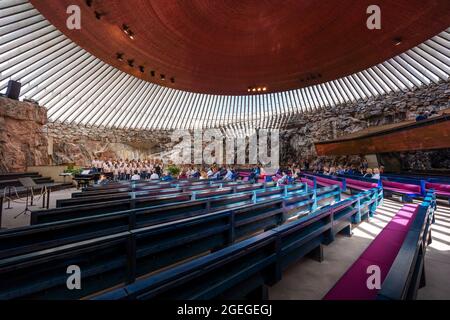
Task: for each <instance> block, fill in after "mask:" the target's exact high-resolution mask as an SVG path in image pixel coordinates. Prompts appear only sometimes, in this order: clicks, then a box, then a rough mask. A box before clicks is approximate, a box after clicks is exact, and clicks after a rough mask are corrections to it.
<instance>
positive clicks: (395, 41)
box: [394, 37, 402, 46]
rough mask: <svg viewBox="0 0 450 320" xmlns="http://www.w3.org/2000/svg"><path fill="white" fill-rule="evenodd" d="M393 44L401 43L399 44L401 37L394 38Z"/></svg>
mask: <svg viewBox="0 0 450 320" xmlns="http://www.w3.org/2000/svg"><path fill="white" fill-rule="evenodd" d="M394 44H395V45H396V46H399V45H401V44H402V38H401V37H396V38H394Z"/></svg>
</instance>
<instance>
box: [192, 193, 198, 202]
mask: <svg viewBox="0 0 450 320" xmlns="http://www.w3.org/2000/svg"><path fill="white" fill-rule="evenodd" d="M196 197H197V192H195V191H192V195H191V200H192V201H194V200H195V199H196Z"/></svg>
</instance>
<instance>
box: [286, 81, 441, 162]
mask: <svg viewBox="0 0 450 320" xmlns="http://www.w3.org/2000/svg"><path fill="white" fill-rule="evenodd" d="M446 108H450V82H441V83H439V84H432V85H429V86H427V87H422V88H419V89H416V90H414V91H410V92H406V93H405V92H392V93H390V94H387V95H384V96H380V97H375V98H370V99H368V100H367V101H358V102H352V103H345V104H341V105H338V106H336V107H327V108H324V109H323V110H322V111H321V112H315V113H305V114H303V115H301V116H300V117H298V119H296V121H295V123H293V124H292V125H293V127H292V128H291V129H288V130H285V131H283V132H281V133H280V139H281V144H282V146H283V147H282V149H281V162H284V163H286V162H296V161H298V160H299V159H306V158H309V159H310V160H314V159H316V157H317V156H316V151H315V148H314V141H325V140H330V139H336V138H338V137H341V136H344V135H347V134H349V133H353V132H356V131H360V130H363V129H366V128H368V127H371V126H378V125H384V124H390V123H397V122H401V121H404V120H410V119H415V117H416V116H417V114H419V113H420V112H422V111H428V112H430V111H432V110H435V111H439V110H442V109H446ZM358 158H359V157H357V156H352V157H349V159H350V162H357V161H358ZM410 158H411V156H410ZM416 158H417V157H416ZM321 160H322V161H328V162H329V161H333V160H334V159H331V158H326V159H321ZM406 161H408V160H406ZM415 162H417V161H415ZM415 166H416V167H420V166H422V165H420V164H417V163H416V165H415Z"/></svg>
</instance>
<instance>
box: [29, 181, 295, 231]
mask: <svg viewBox="0 0 450 320" xmlns="http://www.w3.org/2000/svg"><path fill="white" fill-rule="evenodd" d="M264 186H265V185H264V184H253V185H241V186H236V187H234V189H233V188H228V189H227V188H224V189H218V188H216V189H215V190H207V191H205V192H201V190H200V191H197V192H184V193H176V194H166V195H164V194H163V195H153V196H145V193H144V196H143V197H137V196H136V195H137V193H132V194H131V199H121V200H110V201H104V202H95V203H91V202H89V201H87V202H85V204H81V205H78V206H69V207H62V208H53V209H47V210H34V211H32V212H31V225H36V224H41V223H47V222H52V221H59V220H63V219H74V218H79V217H86V216H92V215H97V214H106V213H111V212H116V211H123V210H131V209H137V208H148V207H151V206H156V205H162V204H170V203H177V202H182V201H190V200H194V199H201V198H207V197H213V196H218V195H225V194H232V193H233V192H236V193H239V192H245V191H252V190H263V189H264ZM300 188H302V187H300Z"/></svg>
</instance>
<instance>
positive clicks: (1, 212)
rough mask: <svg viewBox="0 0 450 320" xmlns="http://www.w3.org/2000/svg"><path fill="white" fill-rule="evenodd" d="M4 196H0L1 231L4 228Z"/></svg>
mask: <svg viewBox="0 0 450 320" xmlns="http://www.w3.org/2000/svg"><path fill="white" fill-rule="evenodd" d="M2 216H3V196H1V195H0V229H1V228H2Z"/></svg>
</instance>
